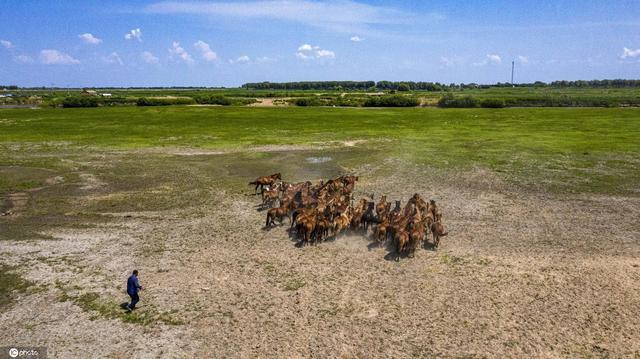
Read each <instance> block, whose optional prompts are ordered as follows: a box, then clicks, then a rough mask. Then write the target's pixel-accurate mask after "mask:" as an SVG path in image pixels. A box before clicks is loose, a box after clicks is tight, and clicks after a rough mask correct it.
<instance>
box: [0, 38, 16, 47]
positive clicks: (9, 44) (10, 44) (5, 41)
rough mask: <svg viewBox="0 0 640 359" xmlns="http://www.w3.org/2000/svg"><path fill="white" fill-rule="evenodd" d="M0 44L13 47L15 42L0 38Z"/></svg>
mask: <svg viewBox="0 0 640 359" xmlns="http://www.w3.org/2000/svg"><path fill="white" fill-rule="evenodd" d="M0 45H2V46H3V47H4V48H5V49H12V48H13V43H12V42H11V41H9V40H0Z"/></svg>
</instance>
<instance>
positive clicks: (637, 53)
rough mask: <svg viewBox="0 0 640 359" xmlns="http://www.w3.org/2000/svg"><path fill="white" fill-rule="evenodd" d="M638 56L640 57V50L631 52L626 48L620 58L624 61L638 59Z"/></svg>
mask: <svg viewBox="0 0 640 359" xmlns="http://www.w3.org/2000/svg"><path fill="white" fill-rule="evenodd" d="M638 56H640V49H636V50H631V49H627V48H626V47H625V48H623V49H622V55H621V56H620V58H621V59H623V60H624V59H626V58H628V57H638Z"/></svg>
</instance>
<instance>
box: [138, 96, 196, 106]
mask: <svg viewBox="0 0 640 359" xmlns="http://www.w3.org/2000/svg"><path fill="white" fill-rule="evenodd" d="M194 103H196V102H195V101H194V100H193V99H192V98H191V97H140V98H139V99H138V101H136V105H137V106H171V105H192V104H194Z"/></svg>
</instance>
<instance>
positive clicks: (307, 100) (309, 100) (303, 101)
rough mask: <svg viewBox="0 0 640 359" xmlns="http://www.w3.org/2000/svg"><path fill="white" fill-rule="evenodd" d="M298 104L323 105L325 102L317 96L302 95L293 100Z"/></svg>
mask: <svg viewBox="0 0 640 359" xmlns="http://www.w3.org/2000/svg"><path fill="white" fill-rule="evenodd" d="M293 104H294V105H296V106H322V105H323V103H322V101H320V99H319V98H317V97H301V98H297V99H295V100H293Z"/></svg>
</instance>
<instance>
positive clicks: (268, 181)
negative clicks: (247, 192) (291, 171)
mask: <svg viewBox="0 0 640 359" xmlns="http://www.w3.org/2000/svg"><path fill="white" fill-rule="evenodd" d="M277 180H282V176H281V175H280V172H278V173H274V174H272V175H271V176H262V177H258V178H256V180H255V181H253V182H249V184H250V185H256V189H255V191H254V192H255V194H258V187H260V191H261V192H262V189H263V188H264V186H270V185H272V184H274V183H275V182H276V181H277Z"/></svg>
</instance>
